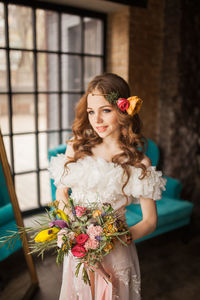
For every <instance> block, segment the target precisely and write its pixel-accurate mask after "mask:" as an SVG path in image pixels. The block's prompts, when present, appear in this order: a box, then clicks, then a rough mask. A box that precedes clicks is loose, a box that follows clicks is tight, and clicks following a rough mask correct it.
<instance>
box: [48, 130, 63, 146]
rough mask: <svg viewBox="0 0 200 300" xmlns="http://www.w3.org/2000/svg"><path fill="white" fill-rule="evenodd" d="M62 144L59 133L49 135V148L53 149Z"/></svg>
mask: <svg viewBox="0 0 200 300" xmlns="http://www.w3.org/2000/svg"><path fill="white" fill-rule="evenodd" d="M59 144H60V142H59V135H58V133H57V132H52V133H48V135H47V147H48V149H52V148H54V147H57V146H58V145H59Z"/></svg>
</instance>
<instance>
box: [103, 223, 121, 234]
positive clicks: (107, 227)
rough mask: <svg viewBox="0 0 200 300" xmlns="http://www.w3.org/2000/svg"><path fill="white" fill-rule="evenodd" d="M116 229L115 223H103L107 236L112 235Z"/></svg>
mask: <svg viewBox="0 0 200 300" xmlns="http://www.w3.org/2000/svg"><path fill="white" fill-rule="evenodd" d="M117 231H118V229H117V227H116V226H115V225H113V224H111V223H110V222H106V223H105V227H104V232H105V234H106V235H107V236H109V235H112V234H113V233H115V232H117Z"/></svg>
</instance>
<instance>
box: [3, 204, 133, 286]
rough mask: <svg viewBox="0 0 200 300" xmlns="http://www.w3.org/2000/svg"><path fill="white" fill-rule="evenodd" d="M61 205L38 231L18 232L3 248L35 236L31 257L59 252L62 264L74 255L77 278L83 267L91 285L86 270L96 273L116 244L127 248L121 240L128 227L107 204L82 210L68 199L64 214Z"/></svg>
mask: <svg viewBox="0 0 200 300" xmlns="http://www.w3.org/2000/svg"><path fill="white" fill-rule="evenodd" d="M58 204H59V202H58V201H54V202H53V203H51V204H50V206H51V208H52V209H51V210H50V211H47V214H45V216H43V218H42V219H41V220H40V221H37V225H36V226H35V227H29V228H28V227H27V228H19V232H17V233H14V234H12V235H10V236H7V237H4V244H5V243H6V242H8V241H9V243H10V245H11V244H12V242H13V241H14V240H16V239H17V238H19V237H20V235H23V233H25V232H27V233H29V232H30V233H34V234H33V235H32V237H31V238H32V240H31V241H30V248H31V253H35V252H36V253H38V255H41V256H42V257H43V254H44V252H45V251H46V250H49V249H51V248H56V251H57V258H56V262H57V264H61V263H62V262H63V259H64V256H65V255H69V254H70V255H73V256H74V257H75V258H76V260H77V265H76V271H75V275H76V276H78V274H79V271H80V267H81V265H83V268H82V278H83V281H84V282H85V283H86V284H87V283H89V284H90V279H89V276H88V272H87V270H94V269H95V268H96V266H97V265H100V264H101V262H102V260H103V257H104V256H105V255H108V254H109V253H110V252H111V251H112V249H113V248H114V245H115V241H116V240H119V241H120V242H121V243H123V244H124V245H125V246H127V244H126V243H125V242H123V240H122V239H121V236H122V235H127V234H129V231H128V227H127V224H126V222H124V221H123V220H122V218H121V216H120V214H119V213H117V212H116V211H114V209H113V208H112V206H111V205H110V204H108V203H104V204H103V205H102V206H101V208H98V205H97V203H93V204H91V205H90V206H87V207H83V206H75V205H74V201H73V199H71V198H68V203H67V204H65V206H64V208H63V210H60V209H59V208H58ZM1 243H2V242H1Z"/></svg>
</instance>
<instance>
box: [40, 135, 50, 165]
mask: <svg viewBox="0 0 200 300" xmlns="http://www.w3.org/2000/svg"><path fill="white" fill-rule="evenodd" d="M39 159H40V168H48V165H49V163H48V150H47V134H46V133H40V134H39Z"/></svg>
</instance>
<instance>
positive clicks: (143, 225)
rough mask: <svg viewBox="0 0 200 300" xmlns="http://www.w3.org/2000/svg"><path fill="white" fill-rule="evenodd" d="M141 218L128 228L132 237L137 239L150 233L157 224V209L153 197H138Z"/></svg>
mask: <svg viewBox="0 0 200 300" xmlns="http://www.w3.org/2000/svg"><path fill="white" fill-rule="evenodd" d="M140 204H141V208H142V214H143V219H142V221H140V222H139V223H137V224H136V225H134V226H132V227H130V228H129V230H130V232H131V235H132V239H133V240H137V239H140V238H142V237H143V236H145V235H148V234H150V233H152V232H153V231H154V230H155V229H156V225H157V209H156V203H155V201H154V200H153V199H150V198H143V197H140Z"/></svg>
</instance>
